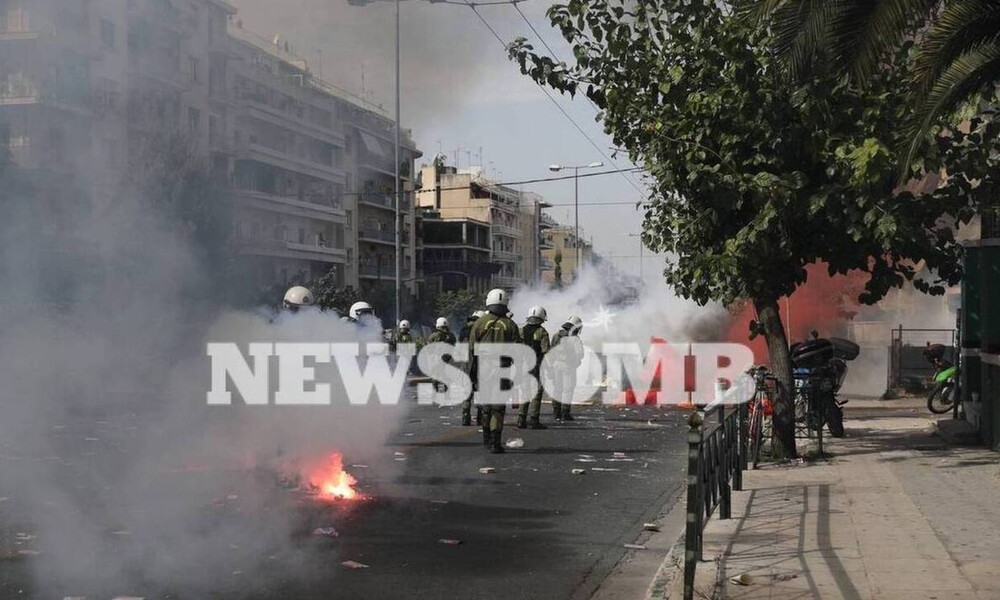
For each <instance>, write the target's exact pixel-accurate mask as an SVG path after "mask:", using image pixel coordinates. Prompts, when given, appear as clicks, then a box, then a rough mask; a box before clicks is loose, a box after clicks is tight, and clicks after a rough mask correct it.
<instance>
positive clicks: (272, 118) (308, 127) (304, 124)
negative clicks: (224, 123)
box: [239, 90, 344, 148]
mask: <svg viewBox="0 0 1000 600" xmlns="http://www.w3.org/2000/svg"><path fill="white" fill-rule="evenodd" d="M239 97H240V99H241V100H243V102H244V103H245V104H246V105H247V108H248V109H249V114H250V115H251V116H253V117H254V118H257V119H260V120H262V121H265V122H267V123H271V124H272V125H277V126H278V127H281V128H283V129H290V130H292V131H294V132H295V133H296V134H298V135H301V136H304V137H308V138H311V139H315V140H319V141H321V142H326V143H328V144H330V145H332V146H336V147H338V148H343V147H344V136H343V135H341V134H340V133H339V132H337V131H335V130H334V129H332V128H330V127H324V126H321V125H317V124H315V123H310V122H309V121H306V120H305V119H301V118H299V117H297V116H296V115H293V114H290V113H288V112H287V111H283V110H281V109H279V108H275V107H273V106H271V105H270V104H267V101H266V98H264V97H263V96H261V95H259V94H256V93H247V92H244V91H242V90H241V92H240V94H239Z"/></svg>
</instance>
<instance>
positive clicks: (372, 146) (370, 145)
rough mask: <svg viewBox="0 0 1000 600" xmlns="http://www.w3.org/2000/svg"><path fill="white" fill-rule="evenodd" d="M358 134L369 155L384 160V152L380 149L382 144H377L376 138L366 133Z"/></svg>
mask: <svg viewBox="0 0 1000 600" xmlns="http://www.w3.org/2000/svg"><path fill="white" fill-rule="evenodd" d="M358 133H360V134H361V142H362V143H364V145H365V149H366V150H368V152H369V153H371V154H374V155H375V156H379V157H382V158H385V156H386V155H385V151H384V150H383V149H382V144H381V143H379V141H378V138H376V137H375V136H374V135H372V134H370V133H368V132H367V131H359V132H358Z"/></svg>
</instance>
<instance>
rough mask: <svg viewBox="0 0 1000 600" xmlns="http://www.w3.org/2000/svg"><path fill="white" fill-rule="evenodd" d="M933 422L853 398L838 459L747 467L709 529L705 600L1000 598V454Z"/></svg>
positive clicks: (702, 579)
mask: <svg viewBox="0 0 1000 600" xmlns="http://www.w3.org/2000/svg"><path fill="white" fill-rule="evenodd" d="M932 417H933V415H931V414H930V413H928V412H927V410H926V407H925V406H924V403H923V401H922V400H920V401H914V400H899V401H889V402H879V401H865V400H861V401H852V402H850V403H849V404H848V405H847V414H846V419H847V420H846V421H845V425H846V428H847V432H848V437H846V438H844V439H840V440H831V441H830V443H829V444H828V445H827V451H828V452H830V453H831V454H832V455H833V458H831V459H830V460H829V461H820V462H815V463H804V464H799V465H785V466H777V465H765V466H763V468H761V469H759V470H757V471H749V472H747V473H745V474H744V477H743V481H744V491H742V492H734V493H733V510H732V514H733V518H732V519H730V520H727V521H722V520H719V519H717V518H716V517H713V518H712V520H711V521H710V522H709V524H708V526H707V527H706V529H705V547H704V559H705V562H702V563H701V564H699V565H698V577H697V583H696V586H695V587H696V594H695V595H696V597H700V598H738V599H762V598H770V599H782V600H791V599H799V598H803V599H804V598H824V599H825V598H851V599H853V598H859V599H869V598H872V599H874V598H877V599H880V600H882V599H886V600H894V599H897V598H898V599H907V600H910V599H917V598H928V599H934V598H936V599H941V600H945V599H954V600H965V599H970V600H971V599H976V600H985V599H995V598H1000V455H997V454H996V453H994V452H990V451H987V450H985V449H981V448H953V447H948V446H947V445H946V444H945V443H944V442H943V441H942V440H941V439H940V438H938V437H937V436H936V435H935V434H934V423H935V419H934V418H932ZM732 580H740V583H736V582H734V581H732ZM677 597H678V598H679V597H680V596H679V595H678V596H677ZM671 598H673V595H671Z"/></svg>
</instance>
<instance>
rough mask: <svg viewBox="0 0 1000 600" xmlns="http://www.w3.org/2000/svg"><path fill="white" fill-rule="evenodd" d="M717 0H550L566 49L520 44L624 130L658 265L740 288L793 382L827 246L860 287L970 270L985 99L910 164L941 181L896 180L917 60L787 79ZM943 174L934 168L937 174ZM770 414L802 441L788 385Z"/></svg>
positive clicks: (986, 188)
mask: <svg viewBox="0 0 1000 600" xmlns="http://www.w3.org/2000/svg"><path fill="white" fill-rule="evenodd" d="M736 8H737V7H736V6H735V5H734V3H733V2H725V1H720V0H587V1H585V0H570V1H569V2H568V3H565V4H556V5H554V6H552V7H551V8H550V9H549V12H548V16H549V18H550V20H551V22H552V24H553V26H554V27H556V28H557V29H558V30H559V31H560V32H561V34H562V36H563V38H564V39H565V40H566V41H567V42H568V43H569V44H570V45H571V47H572V49H573V56H574V63H573V64H572V65H567V64H563V63H557V62H555V61H554V60H553V59H551V58H549V57H547V56H544V55H539V54H536V53H535V52H534V50H533V48H532V47H531V46H530V45H529V44H527V42H526V41H525V40H523V39H521V40H517V41H515V42H514V44H512V46H511V48H510V52H511V56H512V58H513V59H514V60H516V61H518V62H519V64H520V66H521V69H522V71H523V72H524V73H526V74H528V75H529V76H530V77H532V78H533V79H534V80H535V81H537V82H539V83H542V84H545V85H548V86H551V87H553V88H555V89H557V90H559V91H562V92H565V93H569V94H575V93H576V92H577V91H580V90H582V91H583V92H584V93H585V94H586V95H587V96H588V97H589V98H590V99H591V100H592V101H593V102H594V103H595V104H597V106H598V107H599V108H600V109H601V111H602V112H601V113H600V115H599V118H600V119H601V120H602V121H603V123H604V127H605V131H606V132H607V133H608V134H609V135H611V136H612V138H613V139H614V142H615V144H616V145H617V146H618V147H620V148H623V149H624V151H626V152H627V153H628V155H629V158H630V159H631V160H632V161H633V162H635V163H636V164H641V165H643V166H644V168H645V170H646V171H647V173H648V175H649V177H650V180H651V184H652V188H653V192H652V193H651V195H650V197H649V198H648V200H647V201H646V203H645V205H644V207H645V222H644V232H643V243H644V244H645V246H646V247H647V248H650V249H652V250H655V251H659V252H663V253H666V254H667V255H668V256H669V257H670V259H669V260H668V261H667V265H666V267H665V271H664V276H665V278H666V280H667V282H668V283H670V284H671V285H672V286H673V287H674V288H675V289H676V290H677V292H678V293H680V294H681V295H683V296H685V297H688V298H692V299H694V300H696V301H698V302H701V303H705V302H708V301H710V300H718V301H722V302H724V303H727V304H731V303H733V302H734V301H737V300H739V299H747V300H749V301H750V302H752V303H753V305H754V307H755V308H756V311H757V314H758V318H757V323H756V324H755V327H754V329H755V331H756V332H759V333H762V334H763V335H764V337H765V340H766V342H767V347H768V352H769V355H770V358H771V363H772V368H773V369H774V371H775V374H776V375H777V377H778V378H779V380H780V381H781V383H782V385H783V387H784V389H786V390H791V389H792V376H791V361H790V356H789V350H788V340H786V339H785V333H784V328H783V327H782V324H781V319H780V316H779V313H778V301H779V299H780V298H782V297H783V296H787V295H788V294H791V293H792V292H793V291H794V290H795V289H796V287H797V286H798V285H800V284H802V283H803V282H804V281H805V279H806V269H805V267H806V266H807V265H809V264H811V263H815V262H817V261H822V262H824V263H825V264H827V265H828V267H829V272H830V273H831V274H834V273H841V274H842V273H846V272H848V271H860V272H862V273H864V274H866V275H867V282H866V286H865V290H864V292H863V293H862V294H861V297H860V300H862V301H863V302H866V303H874V302H876V301H878V300H879V299H880V298H881V297H882V296H883V295H884V294H885V293H886V292H887V291H888V290H889V289H891V288H893V287H899V286H901V285H903V284H904V282H906V281H912V282H913V283H914V284H915V285H916V286H917V287H918V288H920V289H922V290H924V291H927V292H931V293H942V292H943V286H944V285H950V284H954V283H956V282H957V281H958V280H959V278H960V276H961V266H960V261H959V258H960V253H961V246H960V245H959V244H958V243H957V242H956V241H955V239H954V236H953V232H952V226H953V225H955V224H956V223H964V222H967V221H968V220H969V219H970V218H971V217H972V215H973V213H974V210H975V206H976V202H977V201H978V200H979V199H980V198H988V197H990V196H991V195H995V193H996V187H997V186H996V177H997V162H996V160H995V159H994V158H993V155H992V154H991V153H994V152H996V150H998V149H1000V148H997V144H996V143H994V141H993V140H995V139H996V136H995V135H994V134H995V133H996V132H997V131H998V127H1000V124H998V123H996V122H995V121H994V120H993V115H992V113H988V114H984V115H981V116H978V117H976V118H975V119H973V120H972V122H971V129H970V130H969V131H970V133H965V132H963V131H961V130H952V132H951V135H950V136H942V137H938V138H937V139H936V143H935V145H933V146H931V147H929V148H928V149H927V150H926V152H925V153H924V154H923V156H921V157H920V160H919V161H918V162H917V163H915V166H914V168H913V170H912V171H911V175H913V177H914V178H916V177H920V176H922V172H923V171H922V169H926V171H928V172H930V173H938V172H939V171H940V170H941V168H942V165H947V175H948V176H947V178H946V179H944V180H943V181H941V182H940V185H939V186H934V185H929V186H919V185H916V184H913V185H910V186H907V187H905V188H901V187H897V186H895V184H894V182H895V181H896V178H895V171H894V165H895V164H896V163H897V158H898V154H897V151H896V150H895V149H896V148H898V147H900V146H901V144H900V143H899V142H900V140H901V139H902V137H903V136H905V133H904V132H902V131H901V130H900V127H899V124H900V123H901V122H903V121H904V120H905V118H906V117H907V116H908V115H907V113H906V108H905V107H906V98H907V94H908V87H909V76H910V69H911V68H912V65H911V63H910V62H909V59H908V54H907V52H906V51H907V50H908V48H906V47H901V48H900V49H899V51H898V52H896V53H895V54H893V55H892V56H891V57H888V58H887V61H888V62H889V63H890V64H891V67H892V68H888V69H885V70H883V71H879V72H876V73H875V74H874V75H872V77H871V78H870V80H868V81H866V85H865V86H859V85H856V84H854V83H853V82H852V81H850V80H847V79H845V78H843V77H840V76H838V75H837V74H835V73H833V72H831V70H829V69H826V70H823V69H817V70H816V71H815V72H814V73H813V74H812V76H811V77H810V78H808V79H805V80H802V81H796V80H790V78H789V77H788V76H787V71H785V70H784V68H783V65H782V64H780V63H779V62H778V61H776V60H775V58H774V56H773V53H772V51H771V48H772V46H773V43H774V39H773V38H772V37H771V34H770V32H769V31H768V30H766V29H764V28H759V27H756V26H755V25H754V23H753V21H751V20H748V19H745V18H741V17H740V16H738V15H737V14H736V12H735V9H736ZM934 179H936V178H934ZM774 423H775V429H776V432H777V434H778V437H779V439H780V440H781V442H782V446H783V447H784V450H785V451H786V453H788V454H789V455H794V454H795V440H794V435H793V434H794V427H793V425H794V415H793V406H792V398H791V395H790V394H785V395H784V396H783V397H782V398H781V399H780V400H779V402H778V403H777V406H776V409H775V414H774Z"/></svg>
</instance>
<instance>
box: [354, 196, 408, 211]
mask: <svg viewBox="0 0 1000 600" xmlns="http://www.w3.org/2000/svg"><path fill="white" fill-rule="evenodd" d="M393 196H395V194H393V193H391V192H390V193H381V192H362V193H361V195H360V196H358V202H360V203H362V204H367V205H368V206H377V207H379V208H387V209H389V210H396V203H395V202H393ZM400 208H402V209H404V210H405V209H406V205H405V203H404V205H403V206H402V207H400Z"/></svg>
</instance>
